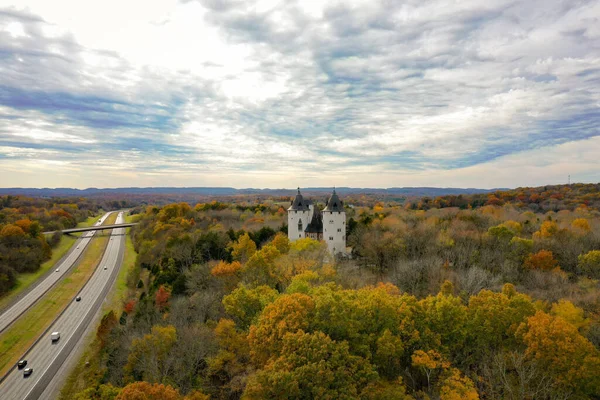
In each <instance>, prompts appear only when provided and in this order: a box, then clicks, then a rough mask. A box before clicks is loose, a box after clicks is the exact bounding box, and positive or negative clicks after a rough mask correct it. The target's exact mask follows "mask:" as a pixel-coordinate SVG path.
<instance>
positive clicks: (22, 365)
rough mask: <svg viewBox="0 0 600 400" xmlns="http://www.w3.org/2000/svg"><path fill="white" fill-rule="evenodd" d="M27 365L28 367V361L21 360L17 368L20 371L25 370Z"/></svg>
mask: <svg viewBox="0 0 600 400" xmlns="http://www.w3.org/2000/svg"><path fill="white" fill-rule="evenodd" d="M26 365H27V360H21V361H19V362H18V363H17V367H19V369H23V368H25V366H26Z"/></svg>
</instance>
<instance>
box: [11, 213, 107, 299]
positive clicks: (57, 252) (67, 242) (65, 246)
mask: <svg viewBox="0 0 600 400" xmlns="http://www.w3.org/2000/svg"><path fill="white" fill-rule="evenodd" d="M102 215H104V212H103V213H101V214H100V215H97V216H95V217H89V218H88V219H87V220H85V221H83V222H80V223H79V224H77V227H78V228H84V227H87V226H91V225H93V224H95V223H96V221H98V220H99V219H100V217H101V216H102ZM77 239H78V237H75V236H69V235H62V236H61V238H60V242H58V245H57V246H56V247H55V248H53V249H52V258H50V259H49V260H48V261H46V262H45V263H43V264H42V265H41V266H40V269H38V270H37V271H35V272H29V273H24V274H19V275H18V276H17V284H16V286H15V287H14V288H13V289H12V290H10V291H9V292H8V293H6V294H5V295H4V296H3V297H2V298H0V310H2V309H4V308H5V307H6V306H7V305H8V304H9V303H10V302H11V301H12V300H13V299H14V298H15V297H16V296H18V295H19V294H20V293H21V292H23V291H24V290H25V289H27V288H28V287H29V286H30V285H31V284H32V283H34V282H35V281H37V280H38V279H39V278H40V277H41V276H42V275H44V274H45V273H46V272H47V271H48V270H49V269H51V268H52V267H53V266H54V265H55V264H56V263H57V262H58V260H60V259H61V258H62V257H63V256H64V255H65V254H66V253H67V252H68V251H69V249H71V246H73V243H75V241H76V240H77Z"/></svg>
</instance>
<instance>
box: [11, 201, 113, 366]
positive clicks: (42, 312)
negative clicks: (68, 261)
mask: <svg viewBox="0 0 600 400" xmlns="http://www.w3.org/2000/svg"><path fill="white" fill-rule="evenodd" d="M116 218H117V214H116V213H114V214H111V216H110V217H109V218H107V219H106V220H105V221H104V225H109V224H113V223H114V222H115V219H116ZM107 242H108V236H96V237H95V238H94V239H93V240H92V241H91V242H90V244H89V245H88V246H87V248H86V250H85V253H84V254H83V256H82V258H81V260H80V262H79V265H77V267H76V268H75V269H73V270H72V272H71V273H70V274H69V276H68V277H65V278H64V279H63V280H62V281H60V282H59V283H58V284H57V285H56V286H55V287H54V288H52V289H51V290H50V291H49V292H48V293H46V294H45V295H44V297H43V298H42V299H41V300H40V301H38V302H37V303H36V304H35V305H34V306H33V307H32V308H30V309H29V310H28V311H27V312H26V313H25V314H23V315H22V316H21V318H19V319H18V320H17V321H16V322H15V323H14V324H13V325H11V326H10V327H9V328H8V329H7V330H6V331H4V332H2V334H0V376H2V375H4V374H5V373H6V372H7V371H8V369H9V368H10V367H11V366H12V365H14V363H16V362H17V361H18V360H19V357H21V356H22V355H23V353H24V352H25V351H26V350H27V349H28V348H29V347H30V346H31V345H32V344H33V343H34V342H35V340H36V339H37V338H38V337H39V335H41V334H42V332H44V330H46V329H47V328H48V326H50V324H51V323H52V321H54V318H56V316H57V315H58V314H59V313H60V312H61V311H62V310H63V309H64V308H65V307H67V305H68V304H69V303H70V302H71V301H72V300H73V296H74V295H75V293H77V292H78V291H79V290H80V289H81V288H82V287H83V285H84V284H85V283H86V282H87V280H88V278H89V277H90V276H91V275H92V273H93V272H94V270H95V269H96V266H97V265H98V263H99V262H100V260H101V258H102V254H103V253H104V249H105V248H106V244H107Z"/></svg>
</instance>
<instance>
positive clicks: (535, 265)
mask: <svg viewBox="0 0 600 400" xmlns="http://www.w3.org/2000/svg"><path fill="white" fill-rule="evenodd" d="M523 266H524V267H525V268H526V269H532V270H543V271H551V270H553V269H554V268H557V267H558V261H556V260H555V259H554V256H553V254H552V252H551V251H548V250H540V251H538V252H537V253H535V254H530V255H529V256H527V258H526V259H525V262H524V263H523Z"/></svg>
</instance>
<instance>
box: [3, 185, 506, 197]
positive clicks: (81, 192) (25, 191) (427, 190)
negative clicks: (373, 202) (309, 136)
mask: <svg viewBox="0 0 600 400" xmlns="http://www.w3.org/2000/svg"><path fill="white" fill-rule="evenodd" d="M331 190H332V188H330V187H309V188H301V191H302V193H303V194H306V195H311V194H313V195H319V194H322V193H331ZM336 190H337V192H338V193H340V194H381V195H400V196H407V197H422V196H428V197H435V196H448V195H459V194H479V193H491V192H496V191H498V190H508V189H476V188H435V187H392V188H387V189H378V188H351V187H339V188H336ZM295 193H296V189H257V188H247V189H235V188H232V187H181V188H178V187H145V188H139V187H126V188H102V189H99V188H88V189H72V188H56V189H50V188H41V189H39V188H0V195H7V194H11V195H23V196H30V197H63V196H68V197H103V196H106V195H119V194H123V195H167V194H178V195H201V196H235V195H249V194H256V195H273V196H292V195H294V194H295Z"/></svg>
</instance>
